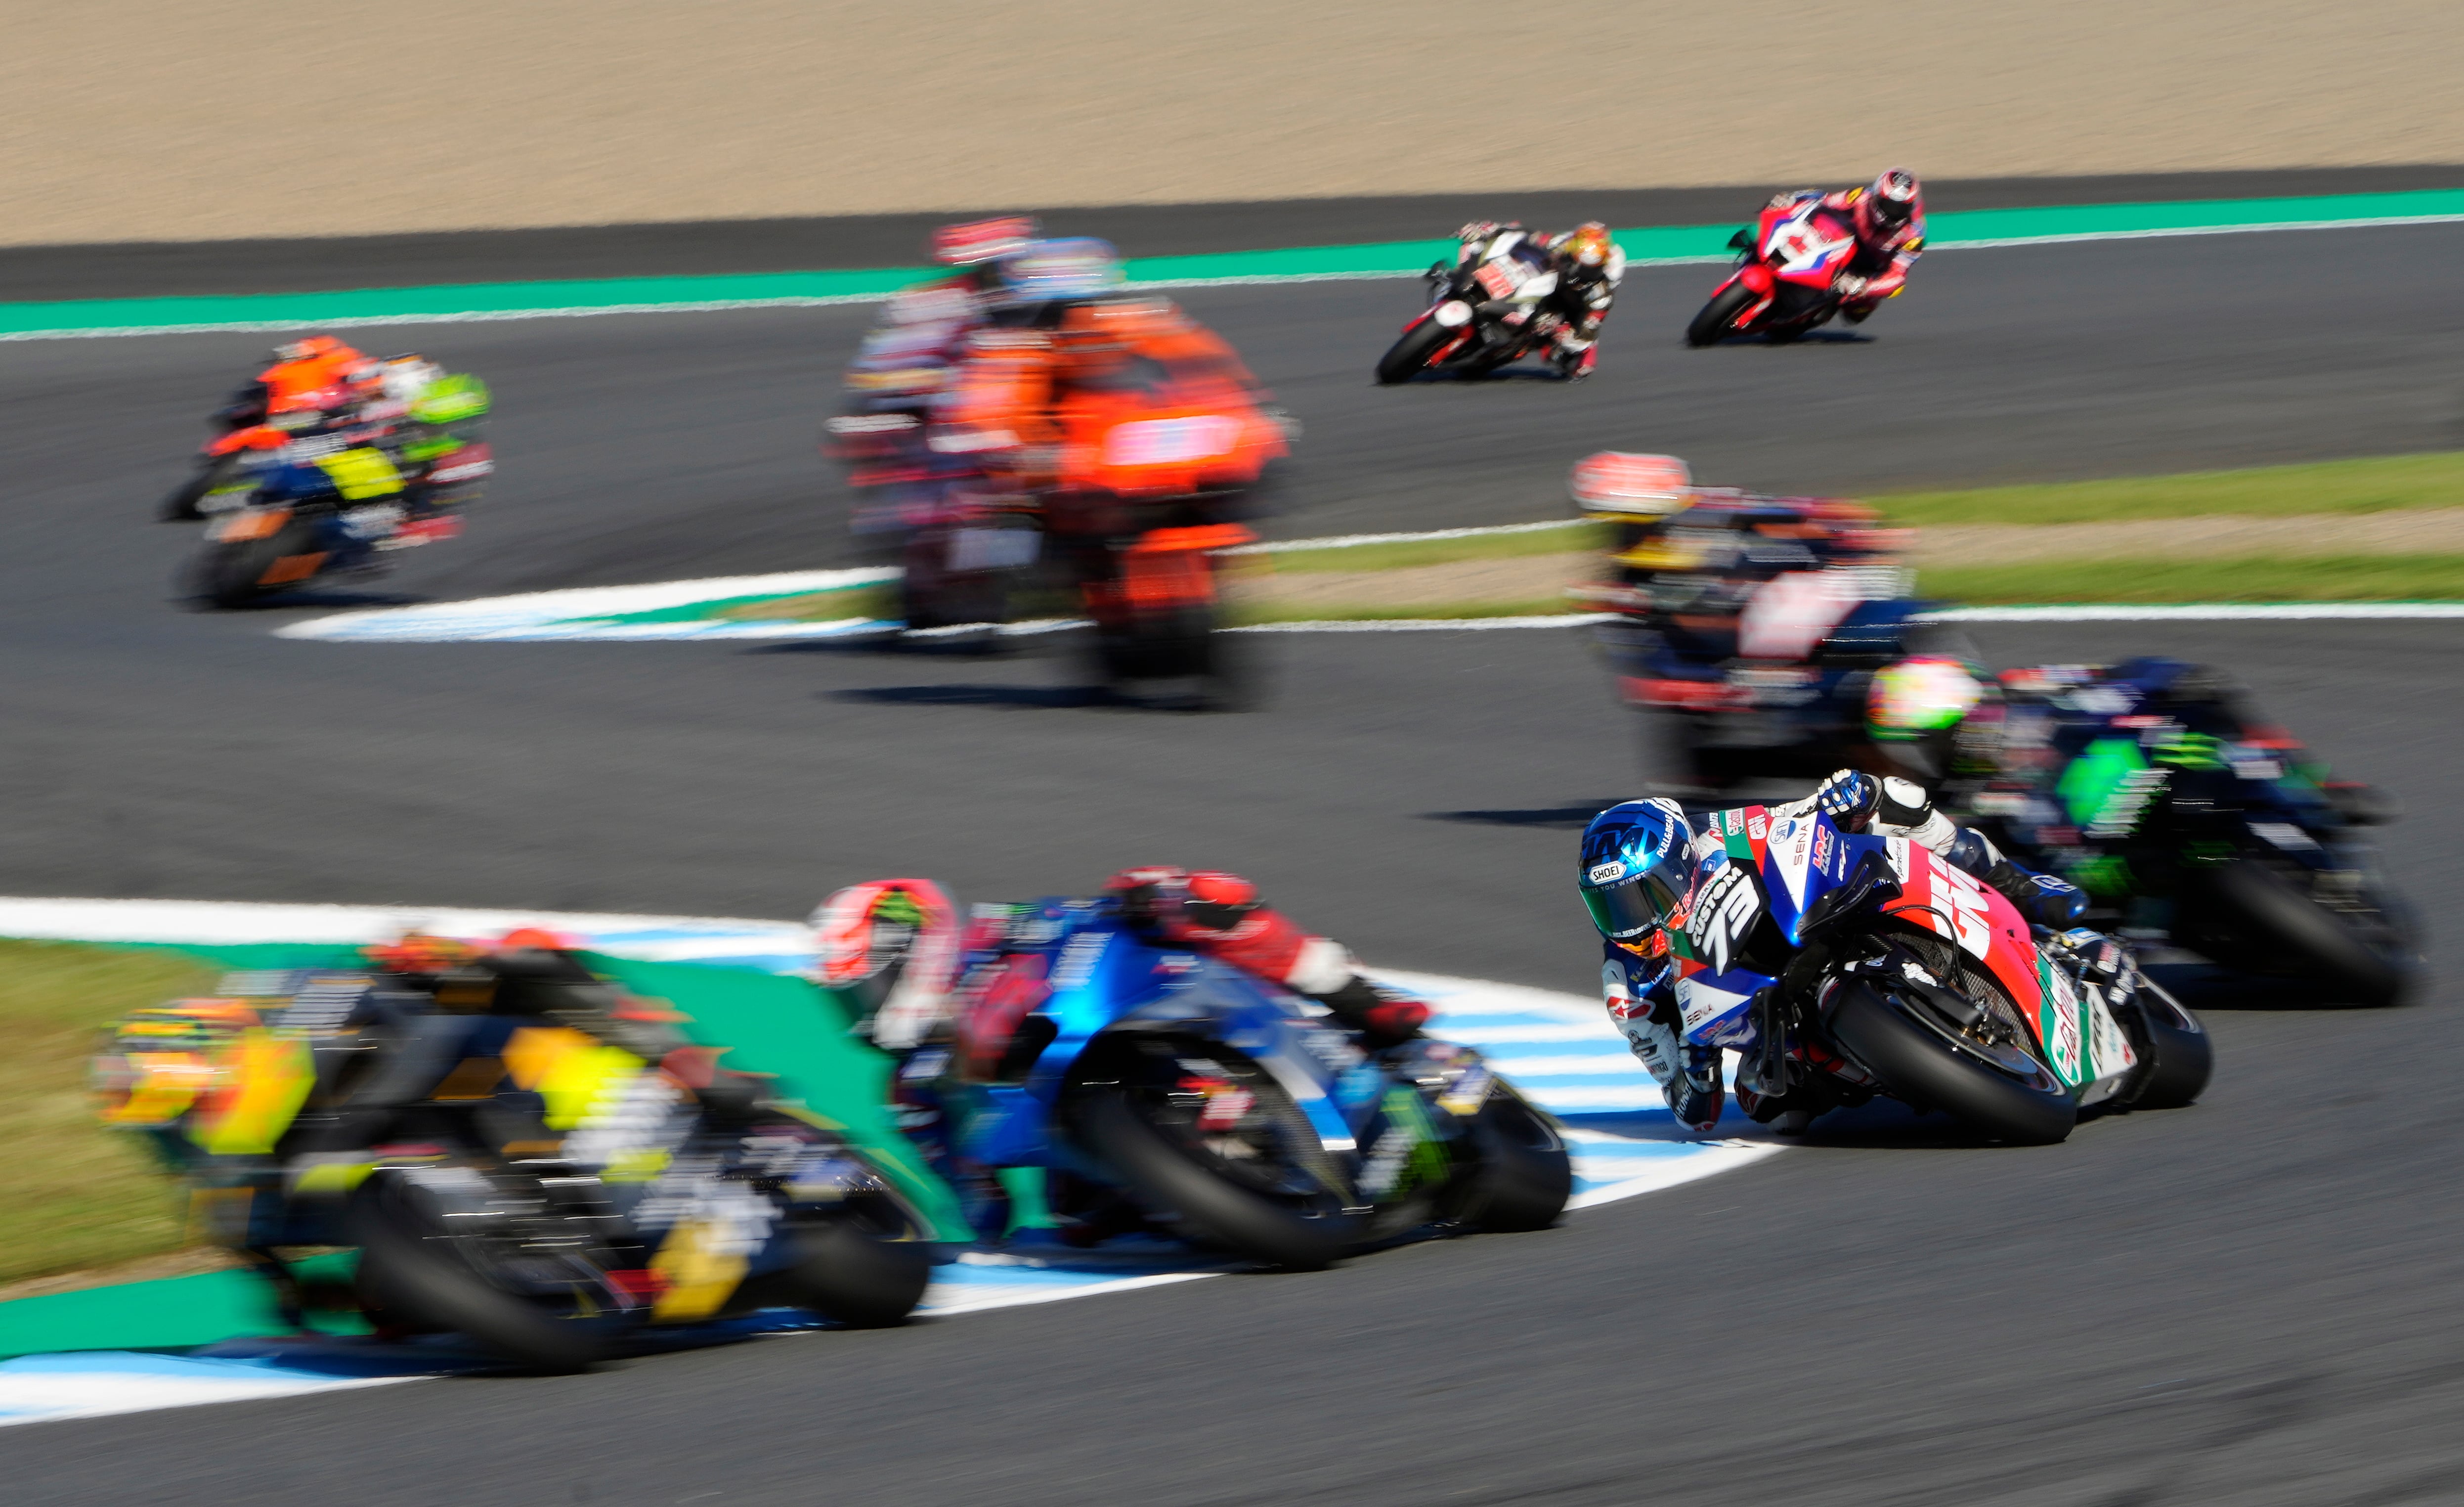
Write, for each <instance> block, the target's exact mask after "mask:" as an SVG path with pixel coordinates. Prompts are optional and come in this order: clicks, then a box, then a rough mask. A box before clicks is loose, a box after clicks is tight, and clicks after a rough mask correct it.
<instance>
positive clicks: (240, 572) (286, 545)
mask: <svg viewBox="0 0 2464 1507" xmlns="http://www.w3.org/2000/svg"><path fill="white" fill-rule="evenodd" d="M311 540H312V535H311V533H310V531H309V528H308V526H307V525H306V524H305V523H302V522H300V521H297V520H294V521H290V522H287V523H285V524H283V525H282V527H280V528H279V529H277V530H275V533H274V536H273V537H272V538H270V539H250V540H242V541H239V542H238V543H207V545H206V546H205V550H204V552H203V553H202V554H200V555H198V556H197V557H196V559H195V560H194V562H193V563H191V565H189V569H188V583H187V585H188V590H187V595H188V597H189V599H190V600H191V601H193V602H196V603H198V604H200V605H202V606H205V607H209V608H213V609H218V610H221V611H226V612H228V611H233V610H236V609H240V608H244V607H252V606H254V605H255V604H256V603H257V602H259V601H261V600H263V599H264V598H266V597H269V596H272V595H274V594H275V592H277V591H287V590H291V589H294V588H296V587H303V586H306V585H307V584H308V580H311V579H314V577H313V576H312V577H309V578H306V579H302V580H298V581H290V582H285V583H283V584H282V585H281V586H278V587H268V586H261V585H259V584H258V583H259V582H261V581H263V580H264V579H265V573H266V572H267V571H269V570H271V569H273V568H274V566H275V562H277V561H279V560H282V559H283V558H284V557H286V556H290V555H304V554H308V553H311V552H312V551H311V550H310V548H309V544H310V543H311Z"/></svg>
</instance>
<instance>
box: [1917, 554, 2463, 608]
mask: <svg viewBox="0 0 2464 1507" xmlns="http://www.w3.org/2000/svg"><path fill="white" fill-rule="evenodd" d="M1917 589H1918V591H1919V592H1920V593H1921V594H1923V595H1925V596H1928V597H1939V598H1944V599H1947V600H1950V601H1958V602H1974V603H1978V604H2000V603H2016V602H2028V603H2045V602H2424V601H2458V600H2464V555H2410V556H2406V555H2347V556H2338V557H2324V558H2320V559H2299V560H2292V559H2284V558H2281V557H2277V556H2268V555H2250V556H2242V557H2239V558H2225V559H2213V560H2048V561H2038V562H2031V563H2027V564H2020V565H1953V566H1947V567H1945V568H1942V569H1933V570H1925V571H1922V572H1920V573H1919V575H1918V577H1917Z"/></svg>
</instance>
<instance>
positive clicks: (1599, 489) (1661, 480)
mask: <svg viewBox="0 0 2464 1507" xmlns="http://www.w3.org/2000/svg"><path fill="white" fill-rule="evenodd" d="M1566 494H1567V496H1569V497H1571V498H1573V499H1574V505H1575V506H1576V507H1578V508H1581V509H1582V510H1583V511H1584V512H1586V513H1617V514H1624V515H1627V516H1630V517H1641V518H1659V517H1662V516H1664V515H1666V514H1669V513H1674V512H1676V511H1678V510H1679V509H1680V508H1683V506H1685V504H1686V503H1687V502H1688V501H1689V500H1691V499H1692V498H1693V495H1694V474H1693V472H1692V471H1691V470H1690V469H1689V468H1688V467H1687V466H1686V464H1685V462H1684V461H1683V460H1681V459H1679V458H1678V457H1677V456H1675V455H1646V454H1638V453H1636V452H1633V451H1625V450H1603V451H1600V452H1599V453H1598V454H1591V455H1586V456H1584V457H1583V458H1582V459H1580V460H1578V461H1576V462H1574V469H1573V473H1572V474H1571V475H1569V476H1567V478H1566Z"/></svg>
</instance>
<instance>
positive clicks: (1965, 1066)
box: [1826, 980, 2079, 1146]
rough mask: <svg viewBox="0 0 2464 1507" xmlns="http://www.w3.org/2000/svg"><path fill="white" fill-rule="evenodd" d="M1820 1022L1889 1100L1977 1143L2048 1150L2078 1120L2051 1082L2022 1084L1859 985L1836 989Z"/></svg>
mask: <svg viewBox="0 0 2464 1507" xmlns="http://www.w3.org/2000/svg"><path fill="white" fill-rule="evenodd" d="M1826 1015H1827V1018H1828V1021H1829V1025H1830V1029H1831V1033H1832V1034H1833V1035H1834V1036H1836V1037H1837V1038H1838V1041H1839V1044H1840V1045H1841V1046H1843V1047H1845V1048H1847V1049H1848V1053H1849V1054H1850V1055H1851V1056H1853V1057H1855V1058H1856V1059H1857V1060H1858V1061H1859V1062H1861V1063H1863V1064H1864V1065H1865V1066H1866V1067H1867V1068H1869V1069H1871V1070H1872V1071H1873V1072H1874V1073H1875V1074H1876V1075H1879V1076H1880V1077H1881V1080H1882V1082H1883V1083H1884V1084H1885V1085H1886V1086H1888V1088H1889V1090H1890V1092H1891V1093H1892V1094H1893V1095H1894V1096H1895V1097H1901V1098H1905V1099H1910V1100H1913V1101H1915V1102H1917V1103H1920V1104H1925V1105H1929V1106H1931V1107H1932V1108H1935V1109H1939V1110H1942V1111H1943V1112H1945V1113H1946V1114H1947V1115H1949V1116H1950V1117H1951V1118H1952V1119H1956V1120H1959V1121H1960V1122H1961V1123H1962V1124H1965V1125H1967V1126H1968V1127H1969V1129H1971V1130H1974V1131H1976V1132H1977V1133H1979V1134H1980V1135H1984V1136H1988V1137H1991V1139H1993V1140H1996V1141H2010V1142H2012V1143H2013V1144H2014V1145H2026V1146H2038V1145H2051V1144H2053V1143H2055V1142H2057V1141H2064V1140H2067V1139H2069V1137H2070V1133H2071V1127H2072V1126H2073V1125H2074V1124H2076V1123H2077V1122H2078V1120H2079V1105H2078V1104H2077V1102H2075V1101H2074V1100H2073V1099H2072V1097H2070V1095H2069V1094H2068V1093H2067V1092H2064V1091H2063V1090H2061V1088H2060V1087H2059V1085H2058V1084H2057V1083H2055V1082H2053V1080H2052V1075H2050V1074H2047V1075H2044V1079H2045V1081H2044V1082H2039V1083H2023V1082H2021V1081H2019V1080H2018V1079H2017V1078H2015V1077H2013V1076H2012V1075H2010V1074H2008V1073H2005V1072H2003V1071H2001V1070H2000V1069H1997V1068H1994V1067H1992V1066H1990V1065H1989V1064H1987V1063H1986V1062H1984V1061H1982V1060H1980V1059H1978V1058H1976V1057H1973V1056H1970V1055H1969V1054H1968V1053H1963V1052H1961V1051H1960V1050H1959V1049H1958V1048H1956V1047H1953V1046H1952V1045H1950V1043H1949V1042H1948V1041H1947V1040H1946V1039H1944V1037H1943V1036H1942V1034H1941V1033H1940V1032H1938V1031H1933V1030H1929V1029H1927V1028H1926V1027H1925V1026H1922V1025H1919V1024H1918V1023H1917V1022H1915V1021H1914V1020H1911V1019H1909V1018H1908V1017H1907V1016H1905V1015H1903V1014H1902V1013H1901V1012H1900V1010H1898V1009H1897V1008H1893V1007H1892V1006H1891V1004H1890V1003H1889V1002H1887V1001H1885V1000H1884V999H1883V998H1882V996H1881V994H1880V993H1878V992H1876V991H1875V989H1874V988H1873V987H1872V986H1870V985H1867V984H1865V983H1863V982H1862V981H1853V980H1852V981H1850V982H1848V983H1845V984H1842V985H1841V986H1839V988H1838V990H1837V993H1836V994H1834V995H1833V996H1832V999H1831V1001H1830V1003H1829V1005H1828V1007H1827V1009H1826Z"/></svg>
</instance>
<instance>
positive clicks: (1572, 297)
mask: <svg viewBox="0 0 2464 1507" xmlns="http://www.w3.org/2000/svg"><path fill="white" fill-rule="evenodd" d="M1505 232H1520V233H1522V234H1523V235H1524V236H1525V238H1526V239H1527V240H1528V241H1529V244H1530V245H1531V246H1532V247H1533V248H1535V249H1536V250H1538V251H1539V252H1540V253H1541V254H1542V255H1544V256H1546V257H1547V258H1548V262H1549V267H1550V270H1551V271H1553V272H1554V273H1556V274H1557V287H1556V291H1555V292H1553V293H1551V295H1550V296H1549V297H1548V298H1547V299H1543V300H1542V301H1541V304H1540V308H1541V311H1542V312H1543V313H1546V314H1550V315H1553V316H1555V317H1556V320H1557V324H1556V326H1555V328H1554V329H1553V330H1552V331H1551V334H1550V344H1551V350H1550V360H1551V362H1553V363H1554V364H1555V365H1556V366H1557V368H1558V369H1559V370H1560V371H1563V372H1565V373H1566V374H1567V375H1568V376H1570V377H1588V376H1590V375H1591V374H1592V369H1593V368H1594V367H1595V366H1597V365H1598V362H1599V350H1598V341H1599V335H1600V326H1601V325H1603V324H1605V323H1606V322H1607V321H1608V317H1609V309H1610V308H1611V307H1612V306H1613V305H1615V304H1616V302H1617V285H1618V284H1619V283H1621V282H1623V281H1624V280H1625V248H1624V247H1622V246H1619V245H1617V243H1616V242H1614V241H1612V240H1610V239H1609V238H1608V234H1607V231H1606V230H1605V228H1603V227H1601V226H1599V225H1598V224H1596V223H1593V224H1586V225H1582V226H1578V227H1576V228H1575V229H1573V230H1571V231H1555V232H1551V231H1534V230H1527V229H1525V227H1524V225H1523V223H1522V222H1521V221H1519V220H1507V221H1504V222H1502V223H1501V222H1499V221H1496V220H1474V221H1472V222H1471V223H1470V224H1468V225H1465V226H1464V227H1463V229H1461V230H1459V231H1457V232H1456V233H1455V238H1456V242H1457V244H1456V247H1455V265H1456V266H1458V267H1460V266H1462V265H1463V263H1464V262H1466V261H1468V260H1470V259H1471V258H1472V257H1474V256H1485V255H1488V254H1489V251H1490V247H1489V242H1490V240H1491V239H1492V238H1493V237H1495V236H1497V235H1498V234H1500V233H1505Z"/></svg>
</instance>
